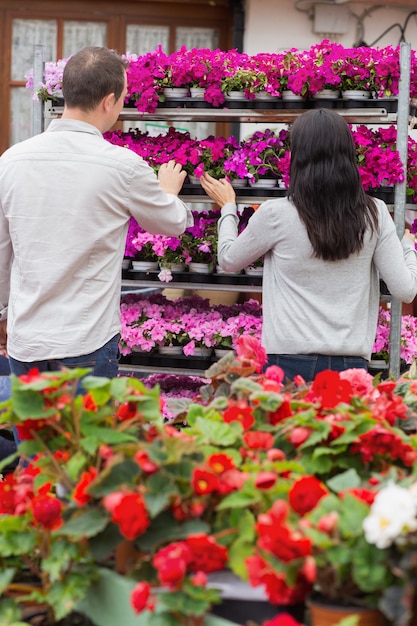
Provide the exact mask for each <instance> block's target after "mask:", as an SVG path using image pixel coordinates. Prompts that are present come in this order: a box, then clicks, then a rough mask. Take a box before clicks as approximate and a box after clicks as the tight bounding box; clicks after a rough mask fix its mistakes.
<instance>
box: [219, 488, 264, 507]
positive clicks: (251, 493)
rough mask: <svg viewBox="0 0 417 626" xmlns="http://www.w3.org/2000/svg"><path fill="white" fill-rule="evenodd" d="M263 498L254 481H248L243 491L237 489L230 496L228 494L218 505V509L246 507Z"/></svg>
mask: <svg viewBox="0 0 417 626" xmlns="http://www.w3.org/2000/svg"><path fill="white" fill-rule="evenodd" d="M261 498H262V494H261V493H260V491H259V490H258V489H256V487H255V486H254V485H253V483H250V482H246V483H245V484H244V486H243V488H242V490H241V491H235V492H234V493H231V494H230V495H229V496H226V497H225V498H224V500H222V501H221V502H220V504H219V505H218V506H217V510H218V511H223V510H224V509H235V508H245V507H247V506H249V505H251V504H254V503H256V502H259V500H260V499H261Z"/></svg>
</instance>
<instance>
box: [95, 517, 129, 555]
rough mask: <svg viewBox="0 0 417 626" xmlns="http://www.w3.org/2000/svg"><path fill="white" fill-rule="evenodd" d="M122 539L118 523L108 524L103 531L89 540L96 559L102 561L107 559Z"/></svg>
mask: <svg viewBox="0 0 417 626" xmlns="http://www.w3.org/2000/svg"><path fill="white" fill-rule="evenodd" d="M121 540H122V535H121V534H120V531H119V527H118V526H117V525H116V524H112V523H110V524H107V526H106V528H105V529H104V530H103V532H102V533H98V534H97V535H96V536H95V537H91V538H90V541H89V546H90V552H91V554H92V556H93V558H94V559H95V561H96V562H97V561H98V562H100V561H103V560H104V559H106V558H107V557H108V556H109V555H110V554H111V553H112V552H113V550H114V548H115V547H116V546H117V545H118V544H119V543H120V542H121Z"/></svg>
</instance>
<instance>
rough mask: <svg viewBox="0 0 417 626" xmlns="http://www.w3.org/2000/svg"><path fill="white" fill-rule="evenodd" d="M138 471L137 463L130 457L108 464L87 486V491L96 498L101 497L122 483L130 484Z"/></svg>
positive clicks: (118, 487)
mask: <svg viewBox="0 0 417 626" xmlns="http://www.w3.org/2000/svg"><path fill="white" fill-rule="evenodd" d="M139 471H140V470H139V467H138V465H137V463H135V461H132V460H131V459H126V460H124V461H121V462H120V463H115V464H113V465H110V466H109V467H108V468H107V469H106V470H104V471H103V472H102V473H101V474H100V476H99V478H97V479H96V480H95V481H94V483H93V484H91V485H90V486H89V489H88V493H89V494H91V495H92V496H94V497H96V498H101V497H103V496H106V495H107V494H109V493H111V492H112V491H117V490H118V489H120V487H121V486H122V485H132V484H133V483H134V481H135V480H136V479H137V477H138V475H139Z"/></svg>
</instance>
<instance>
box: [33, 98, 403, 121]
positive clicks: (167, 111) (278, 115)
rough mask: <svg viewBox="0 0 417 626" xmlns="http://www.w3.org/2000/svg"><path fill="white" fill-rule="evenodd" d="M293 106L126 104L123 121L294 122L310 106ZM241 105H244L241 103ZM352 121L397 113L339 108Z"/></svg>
mask: <svg viewBox="0 0 417 626" xmlns="http://www.w3.org/2000/svg"><path fill="white" fill-rule="evenodd" d="M320 102H321V101H320ZM291 104H292V108H290V109H277V108H274V109H271V108H268V109H265V108H264V109H247V108H236V109H235V108H229V109H226V108H222V109H221V108H214V107H212V108H194V107H183V106H178V107H158V108H157V110H156V111H155V113H140V112H138V111H137V110H136V109H134V108H124V109H123V110H122V111H121V112H120V115H119V120H120V121H146V120H152V121H170V122H240V123H262V122H264V123H270V122H273V123H282V124H285V123H291V122H293V121H294V120H295V119H296V118H297V117H299V116H300V115H302V114H303V113H305V111H306V110H308V109H309V108H312V107H311V106H309V107H304V108H296V107H295V106H294V103H291ZM240 106H241V105H240ZM336 110H337V112H338V113H339V114H340V115H342V116H343V117H344V118H345V119H346V121H347V122H348V123H349V124H366V123H368V124H369V123H374V124H388V123H390V124H392V123H395V122H396V119H397V114H396V113H395V112H394V113H389V112H388V110H387V108H385V107H383V106H381V107H378V106H373V107H372V108H371V107H361V106H358V107H355V108H336ZM63 111H64V108H63V107H62V106H54V104H50V105H49V107H48V106H47V107H46V110H45V117H46V118H55V117H59V116H61V115H62V113H63Z"/></svg>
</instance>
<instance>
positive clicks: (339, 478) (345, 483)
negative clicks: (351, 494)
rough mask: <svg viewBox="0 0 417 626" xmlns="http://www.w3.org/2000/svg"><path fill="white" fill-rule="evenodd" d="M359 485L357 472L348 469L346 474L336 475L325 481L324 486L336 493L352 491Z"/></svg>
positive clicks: (359, 480)
mask: <svg viewBox="0 0 417 626" xmlns="http://www.w3.org/2000/svg"><path fill="white" fill-rule="evenodd" d="M360 484H361V479H360V477H359V475H358V472H357V471H356V470H354V469H348V470H347V471H346V472H342V473H341V474H337V475H336V476H334V477H333V478H330V479H329V480H327V481H326V485H327V486H328V487H329V489H331V490H332V491H335V492H336V493H338V492H340V491H346V490H347V489H354V488H356V487H359V486H360Z"/></svg>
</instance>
